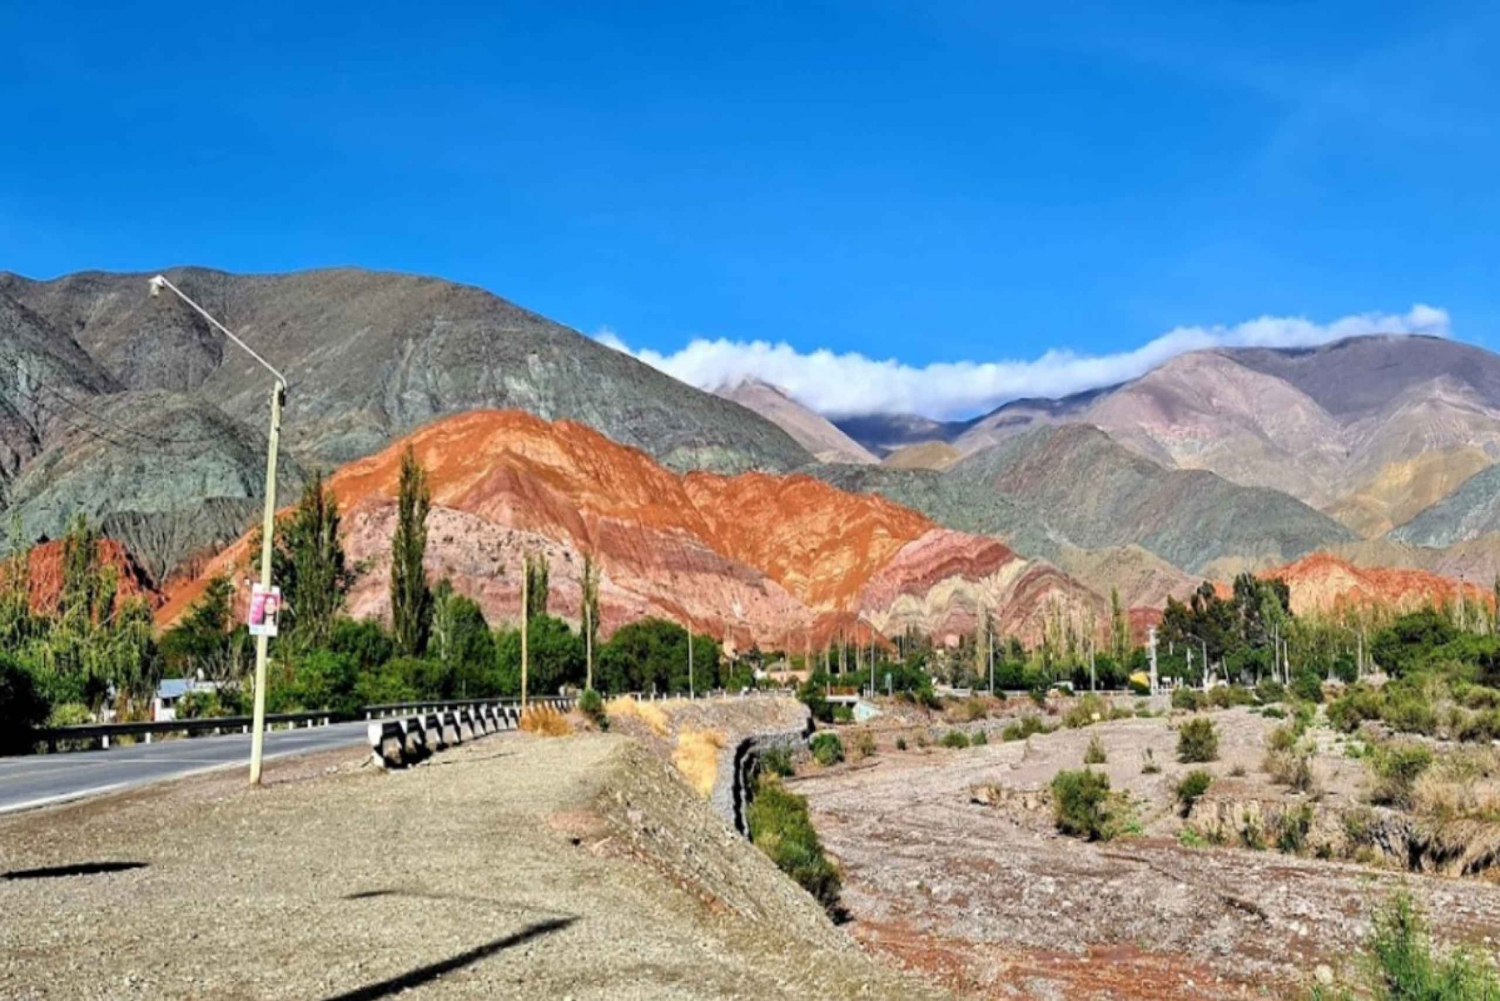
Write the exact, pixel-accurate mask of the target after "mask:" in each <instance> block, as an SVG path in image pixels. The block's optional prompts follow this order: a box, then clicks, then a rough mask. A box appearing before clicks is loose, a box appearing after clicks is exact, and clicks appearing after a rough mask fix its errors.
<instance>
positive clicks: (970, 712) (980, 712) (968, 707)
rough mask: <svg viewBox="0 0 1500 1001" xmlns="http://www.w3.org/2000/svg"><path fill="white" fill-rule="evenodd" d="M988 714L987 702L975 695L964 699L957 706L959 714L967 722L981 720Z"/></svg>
mask: <svg viewBox="0 0 1500 1001" xmlns="http://www.w3.org/2000/svg"><path fill="white" fill-rule="evenodd" d="M989 714H990V706H989V703H988V702H986V701H985V700H984V699H981V698H978V697H977V696H976V697H970V698H967V699H964V701H963V703H962V704H961V705H960V706H959V716H960V717H962V718H963V719H964V720H965V721H966V722H969V723H973V722H976V721H978V720H982V719H984V718H985V717H986V716H988V715H989Z"/></svg>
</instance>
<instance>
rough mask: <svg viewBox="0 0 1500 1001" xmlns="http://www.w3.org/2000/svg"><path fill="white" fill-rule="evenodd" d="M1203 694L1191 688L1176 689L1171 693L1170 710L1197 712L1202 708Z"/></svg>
mask: <svg viewBox="0 0 1500 1001" xmlns="http://www.w3.org/2000/svg"><path fill="white" fill-rule="evenodd" d="M1203 702H1204V699H1203V693H1202V692H1200V691H1197V690H1196V689H1193V688H1178V689H1176V690H1175V691H1173V692H1172V708H1173V709H1182V710H1185V711H1187V712H1190V713H1192V712H1197V711H1198V710H1199V709H1202V708H1203Z"/></svg>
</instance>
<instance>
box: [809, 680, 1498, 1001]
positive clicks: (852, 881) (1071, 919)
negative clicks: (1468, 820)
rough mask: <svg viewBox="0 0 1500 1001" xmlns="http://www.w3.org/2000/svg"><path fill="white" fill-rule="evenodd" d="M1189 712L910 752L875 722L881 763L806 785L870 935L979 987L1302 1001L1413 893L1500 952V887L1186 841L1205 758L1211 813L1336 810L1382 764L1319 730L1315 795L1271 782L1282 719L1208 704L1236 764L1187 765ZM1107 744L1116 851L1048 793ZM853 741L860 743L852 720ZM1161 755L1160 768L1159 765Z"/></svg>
mask: <svg viewBox="0 0 1500 1001" xmlns="http://www.w3.org/2000/svg"><path fill="white" fill-rule="evenodd" d="M1182 718H1183V717H1182V716H1181V715H1179V716H1177V717H1175V718H1173V719H1171V720H1169V719H1166V718H1161V717H1152V718H1127V719H1119V720H1113V721H1108V722H1102V723H1096V724H1094V725H1093V726H1089V727H1085V728H1082V729H1075V730H1069V729H1061V730H1058V731H1057V732H1055V733H1051V734H1043V735H1037V736H1033V737H1031V738H1029V739H1028V740H1026V741H1016V742H1011V743H1002V742H999V740H998V737H996V736H994V735H993V734H992V742H991V743H989V744H988V745H985V746H979V747H972V748H967V749H959V750H953V749H945V748H941V747H938V746H929V747H926V748H918V747H917V746H916V743H915V738H914V736H913V734H912V733H911V732H910V731H906V732H905V734H904V737H905V739H906V741H907V744H908V750H905V751H899V750H897V749H896V748H895V746H894V741H895V738H896V736H897V735H898V733H899V732H900V731H898V730H897V729H895V728H893V727H892V726H890V725H886V726H884V727H882V726H881V725H880V724H877V725H876V726H874V727H872V728H871V733H872V734H873V735H874V736H875V737H876V745H877V749H876V753H875V754H874V755H873V756H871V757H865V758H860V756H859V755H857V754H855V755H851V757H852V758H854V759H856V760H852V761H851V762H849V763H847V764H843V765H838V766H835V767H833V768H829V769H817V768H816V767H814V768H813V769H812V770H811V771H808V772H804V774H802V775H801V776H799V777H798V778H796V779H793V780H792V782H791V786H792V788H794V789H795V790H796V791H797V792H799V793H801V794H802V795H805V796H807V797H808V799H809V802H810V805H811V809H812V814H813V820H814V823H815V824H816V826H817V829H818V832H819V835H820V836H821V837H822V839H823V841H824V844H825V846H826V847H827V848H828V850H829V852H830V854H831V855H833V856H835V857H836V858H837V860H838V862H839V863H840V865H841V866H842V868H843V871H844V877H845V889H844V897H843V900H844V904H845V905H846V906H847V908H848V909H849V911H850V913H851V915H852V917H853V921H852V923H851V924H850V925H849V926H848V927H849V929H850V930H851V931H852V932H853V934H854V935H855V936H856V937H857V938H859V939H860V940H861V941H862V942H863V943H864V944H865V945H866V946H867V947H868V948H869V949H870V950H872V951H873V952H875V953H877V954H880V955H885V956H889V957H892V958H894V959H895V960H896V961H898V962H900V963H901V964H903V965H905V966H907V967H909V968H911V969H914V970H921V971H923V972H924V973H926V974H927V975H928V976H930V977H933V978H934V979H935V980H936V981H938V982H941V983H943V984H946V985H948V986H950V987H952V988H955V989H956V990H957V991H958V992H960V993H963V994H965V995H972V996H978V997H992V998H1008V999H1009V998H1018V999H1034V1001H1061V999H1067V1001H1088V999H1095V998H1099V999H1106V998H1108V999H1161V1001H1174V999H1181V1001H1189V999H1191V1001H1202V999H1218V998H1250V997H1256V998H1258V997H1275V998H1281V997H1287V998H1294V997H1297V996H1298V995H1299V994H1300V992H1301V991H1302V990H1304V989H1305V988H1306V986H1307V985H1309V984H1310V982H1311V979H1312V977H1313V976H1314V974H1315V971H1318V969H1319V967H1320V966H1321V967H1324V969H1323V970H1322V971H1321V972H1322V973H1323V975H1324V976H1327V975H1330V974H1333V973H1342V972H1344V970H1346V969H1347V968H1348V967H1349V966H1350V965H1351V964H1352V962H1353V960H1354V957H1355V955H1356V953H1357V952H1358V949H1359V946H1360V945H1361V943H1362V942H1363V940H1364V939H1365V937H1366V935H1367V934H1368V932H1369V929H1370V916H1371V913H1372V909H1373V908H1374V907H1376V906H1378V905H1379V904H1381V903H1382V902H1383V901H1384V900H1386V899H1387V897H1388V896H1389V895H1390V893H1391V892H1393V891H1395V890H1396V889H1398V888H1403V887H1404V888H1406V889H1407V890H1409V891H1410V892H1411V893H1412V894H1413V896H1414V897H1415V898H1416V900H1417V901H1418V903H1419V904H1421V905H1422V906H1424V907H1425V908H1426V910H1427V911H1428V913H1429V915H1430V917H1431V920H1432V923H1433V925H1434V930H1435V933H1436V936H1437V938H1438V939H1439V940H1440V941H1453V940H1463V941H1466V942H1469V943H1472V944H1474V945H1476V946H1478V947H1479V948H1481V949H1483V950H1485V951H1487V952H1491V953H1493V951H1494V949H1495V947H1496V945H1497V944H1500V885H1496V884H1495V883H1494V882H1491V881H1489V880H1484V879H1473V878H1464V879H1459V878H1447V877H1435V876H1419V875H1409V874H1407V873H1405V872H1400V871H1396V870H1394V869H1392V868H1377V867H1368V866H1363V865H1357V864H1354V863H1351V862H1338V861H1323V860H1318V859H1316V858H1312V857H1299V856H1295V855H1288V854H1281V853H1278V852H1277V851H1275V850H1267V851H1252V850H1248V849H1245V848H1240V847H1202V848H1197V847H1194V848H1189V847H1184V846H1183V845H1182V844H1181V843H1180V842H1179V838H1178V832H1179V831H1180V830H1181V828H1182V827H1183V824H1184V821H1183V820H1182V819H1181V818H1180V816H1179V812H1178V805H1177V803H1176V798H1175V793H1174V790H1175V787H1176V785H1177V782H1178V781H1179V779H1180V778H1181V777H1182V775H1183V774H1185V773H1186V772H1187V771H1189V770H1190V769H1192V768H1198V767H1203V768H1206V769H1208V770H1209V771H1210V772H1212V773H1213V774H1214V775H1215V780H1214V784H1213V786H1212V787H1211V790H1210V794H1209V796H1208V797H1206V798H1205V800H1204V801H1203V802H1201V803H1200V805H1199V808H1198V809H1199V810H1200V811H1208V810H1214V809H1217V810H1219V811H1221V812H1233V813H1234V814H1235V815H1236V816H1238V815H1239V812H1240V811H1242V810H1244V809H1245V808H1246V805H1247V804H1255V805H1256V807H1259V806H1260V805H1263V804H1266V803H1274V802H1277V801H1281V802H1286V803H1300V802H1304V801H1313V800H1315V801H1316V805H1317V807H1318V809H1319V810H1324V811H1331V812H1335V813H1336V811H1338V810H1340V809H1342V808H1344V807H1348V806H1353V805H1354V804H1356V803H1358V802H1359V801H1360V797H1361V796H1362V794H1363V791H1364V787H1365V784H1366V783H1367V781H1368V774H1367V768H1366V765H1365V763H1364V762H1363V761H1360V760H1357V759H1354V758H1351V757H1349V756H1348V755H1347V753H1346V749H1345V743H1344V741H1343V740H1342V739H1341V738H1338V737H1335V736H1334V735H1333V734H1332V733H1331V732H1330V731H1328V730H1327V729H1314V730H1312V731H1309V733H1310V734H1311V735H1312V736H1313V737H1314V738H1315V739H1316V740H1317V743H1318V750H1317V753H1316V755H1315V756H1314V758H1313V768H1314V772H1315V774H1316V776H1317V792H1316V796H1315V797H1300V796H1297V795H1295V794H1292V793H1289V792H1288V790H1286V789H1285V788H1284V787H1280V786H1275V785H1273V784H1272V783H1271V781H1270V779H1269V778H1268V776H1266V775H1265V774H1264V773H1263V772H1262V771H1261V762H1262V758H1263V756H1264V751H1265V741H1266V738H1267V735H1268V734H1269V732H1270V730H1271V729H1272V728H1273V727H1274V726H1276V725H1277V723H1276V721H1274V720H1271V719H1266V718H1263V717H1262V716H1259V715H1256V714H1254V713H1252V712H1250V711H1248V710H1246V709H1232V710H1228V711H1224V712H1216V713H1212V714H1211V717H1210V718H1212V719H1213V720H1214V721H1215V724H1216V726H1217V728H1218V732H1219V739H1220V754H1219V760H1217V761H1215V762H1213V763H1210V764H1207V765H1182V764H1178V763H1177V761H1176V760H1175V755H1176V747H1177V733H1176V729H1175V728H1176V726H1177V725H1178V724H1179V723H1180V722H1181V720H1182ZM1053 722H1054V723H1055V722H1056V720H1055V719H1054V720H1053ZM941 730H942V728H941V727H939V728H938V732H941ZM1096 736H1097V737H1098V738H1099V740H1100V742H1101V743H1102V744H1103V747H1104V749H1105V751H1106V753H1107V761H1106V762H1105V763H1104V764H1102V765H1098V766H1096V768H1097V769H1099V770H1102V771H1104V772H1106V773H1107V774H1108V775H1109V777H1110V780H1111V785H1112V788H1113V789H1114V790H1117V791H1120V790H1123V791H1125V792H1126V793H1127V794H1128V796H1129V798H1130V801H1131V803H1132V811H1133V813H1134V816H1135V820H1136V824H1135V826H1136V828H1137V829H1138V831H1139V833H1138V834H1136V835H1135V836H1128V837H1124V838H1121V839H1117V840H1115V841H1112V842H1108V843H1087V842H1084V841H1080V840H1077V839H1074V838H1070V837H1064V836H1061V835H1059V834H1058V833H1057V832H1056V830H1055V827H1054V824H1053V817H1052V813H1051V810H1050V805H1049V796H1048V794H1047V792H1046V789H1047V786H1048V785H1049V783H1050V782H1051V780H1052V777H1053V776H1054V775H1055V774H1056V773H1057V772H1058V771H1059V770H1061V769H1078V768H1081V767H1083V758H1084V754H1085V751H1086V749H1087V747H1088V744H1089V742H1090V740H1091V738H1094V737H1096ZM845 738H846V742H848V743H850V744H851V745H853V744H854V743H855V741H854V739H853V736H852V733H851V731H850V730H849V729H848V728H846V730H845ZM1148 760H1150V761H1154V762H1155V763H1156V764H1157V765H1158V766H1159V767H1160V769H1161V770H1160V772H1157V773H1154V774H1153V773H1150V772H1149V771H1145V772H1143V766H1144V765H1145V763H1146V762H1147V761H1148ZM1210 801H1212V802H1213V804H1215V805H1212V806H1211V805H1210Z"/></svg>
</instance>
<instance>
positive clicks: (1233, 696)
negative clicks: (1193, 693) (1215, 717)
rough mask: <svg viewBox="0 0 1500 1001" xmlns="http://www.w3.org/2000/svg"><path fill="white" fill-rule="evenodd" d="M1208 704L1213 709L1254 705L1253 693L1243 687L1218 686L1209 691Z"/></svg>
mask: <svg viewBox="0 0 1500 1001" xmlns="http://www.w3.org/2000/svg"><path fill="white" fill-rule="evenodd" d="M1208 704H1209V705H1210V706H1212V707H1213V708H1215V709H1233V708H1234V707H1235V706H1253V705H1255V693H1254V692H1252V691H1250V689H1248V688H1246V687H1244V686H1243V685H1220V686H1219V687H1217V688H1212V689H1209V692H1208Z"/></svg>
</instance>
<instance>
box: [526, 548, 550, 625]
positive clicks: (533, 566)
mask: <svg viewBox="0 0 1500 1001" xmlns="http://www.w3.org/2000/svg"><path fill="white" fill-rule="evenodd" d="M547 573H548V568H547V557H545V556H543V555H542V554H541V553H527V554H526V614H527V616H529V617H530V618H533V619H534V618H536V617H537V616H538V615H546V614H547V598H548V593H549V590H550V588H549V586H548V583H547Z"/></svg>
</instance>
